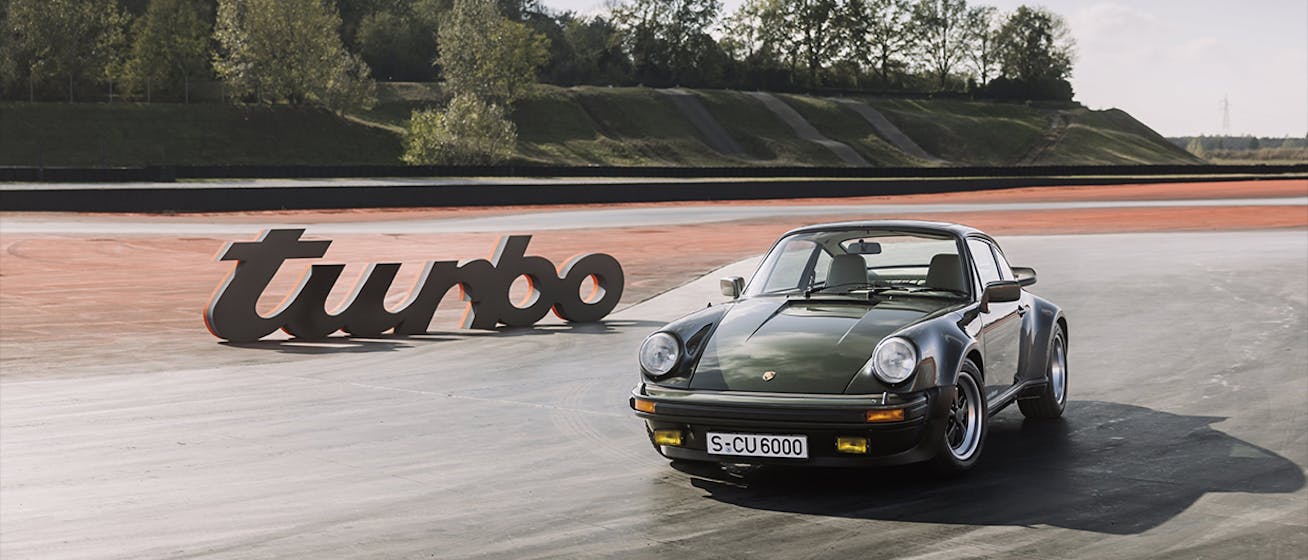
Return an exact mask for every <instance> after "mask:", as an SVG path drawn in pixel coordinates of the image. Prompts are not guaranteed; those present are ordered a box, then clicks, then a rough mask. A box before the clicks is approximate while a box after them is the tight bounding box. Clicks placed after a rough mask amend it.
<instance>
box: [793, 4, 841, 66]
mask: <svg viewBox="0 0 1308 560" xmlns="http://www.w3.org/2000/svg"><path fill="white" fill-rule="evenodd" d="M789 4H790V6H789V7H790V10H789V12H788V15H790V20H791V22H792V26H790V27H789V29H791V30H792V33H794V34H795V36H796V37H795V41H796V43H798V47H799V51H800V53H801V54H802V56H803V57H804V62H805V64H806V66H807V67H808V85H809V87H816V86H817V85H818V72H819V71H820V70H821V69H822V68H824V67H826V66H827V65H828V64H829V63H830V62H831V61H832V59H834V58H835V56H836V53H837V52H839V49H840V46H841V41H840V34H839V33H836V32H835V28H836V26H837V25H838V24H837V21H836V15H837V13H838V11H837V10H838V8H839V7H840V5H839V4H838V3H837V2H836V0H797V1H795V2H790V3H789Z"/></svg>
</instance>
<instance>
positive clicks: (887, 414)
mask: <svg viewBox="0 0 1308 560" xmlns="http://www.w3.org/2000/svg"><path fill="white" fill-rule="evenodd" d="M864 418H866V419H867V421H868V422H898V421H900V420H903V419H904V409H902V408H889V409H881V410H869V411H867V414H866V415H865V416H864Z"/></svg>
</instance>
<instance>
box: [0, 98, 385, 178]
mask: <svg viewBox="0 0 1308 560" xmlns="http://www.w3.org/2000/svg"><path fill="white" fill-rule="evenodd" d="M401 149H402V148H401V143H400V137H399V136H398V135H396V134H395V133H393V132H388V131H385V130H379V129H377V128H374V127H370V126H365V125H362V124H358V123H354V122H350V121H348V120H345V119H342V118H339V117H337V116H336V115H334V114H332V113H330V112H327V111H321V110H315V109H304V108H291V107H258V106H233V105H223V104H216V103H214V104H209V103H195V104H190V105H184V104H175V103H154V104H140V103H112V104H104V103H73V104H68V103H3V104H0V165H47V166H102V165H108V166H138V165H160V164H168V165H258V164H268V165H299V164H305V165H328V164H343V163H345V164H348V163H359V164H369V163H376V164H390V163H396V162H398V161H399V159H398V158H399V156H400V153H401Z"/></svg>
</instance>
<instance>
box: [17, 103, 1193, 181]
mask: <svg viewBox="0 0 1308 560" xmlns="http://www.w3.org/2000/svg"><path fill="white" fill-rule="evenodd" d="M379 86H380V87H379V88H378V89H379V97H380V103H379V104H378V106H377V107H375V108H374V109H372V110H369V111H366V112H360V113H357V114H353V115H350V116H348V117H346V118H341V117H339V116H337V115H334V114H332V113H330V112H326V111H321V110H313V109H305V108H294V107H286V106H274V107H266V106H231V105H222V104H217V103H194V104H190V105H183V104H174V103H155V104H137V103H113V104H103V103H84V104H62V103H36V104H30V103H3V104H0V165H47V166H100V165H110V166H135V165H152V164H153V165H158V164H171V165H243V164H245V165H248V164H273V165H275V164H291V165H293V164H307V165H314V164H317V165H340V164H398V163H399V156H400V154H401V152H402V150H403V146H402V140H403V135H402V131H403V127H404V126H405V124H406V123H407V122H408V119H409V115H410V113H411V112H412V111H413V110H415V109H422V108H427V107H432V106H439V104H440V103H441V102H442V101H443V96H442V94H441V92H440V90H439V88H437V87H435V86H433V85H430V84H380V85H379ZM695 96H696V98H697V99H698V100H699V102H700V103H702V104H703V105H704V106H705V108H706V109H707V110H708V112H709V113H710V114H711V115H712V116H713V119H714V120H716V121H717V123H718V124H719V125H721V127H722V128H723V129H725V130H726V131H727V132H728V134H730V135H731V137H732V138H733V139H734V140H735V141H736V142H737V143H739V144H740V146H741V148H743V149H744V151H745V152H746V154H747V156H748V157H747V158H737V157H731V156H727V155H724V154H721V153H719V152H717V151H716V150H714V149H713V148H712V147H710V145H709V143H708V141H707V140H706V139H705V138H704V137H703V136H702V134H701V133H700V131H699V128H697V127H696V126H695V123H692V122H691V121H690V120H689V119H688V118H687V117H686V116H685V115H683V114H682V112H681V111H680V110H679V109H678V107H677V106H676V105H675V104H674V103H673V102H672V101H671V100H670V99H669V97H668V96H667V95H665V94H663V93H660V92H658V91H655V90H651V89H647V88H600V87H576V88H559V87H552V86H543V87H541V88H539V89H538V91H537V92H536V93H535V94H534V95H533V96H532V97H530V98H528V99H525V100H523V101H521V102H519V103H518V104H517V105H516V106H515V107H514V109H513V111H512V113H511V115H510V118H512V120H513V121H514V122H515V124H516V125H517V127H518V146H517V153H516V156H515V157H514V158H513V160H512V163H518V164H536V165H618V166H622V165H673V166H676V165H684V166H735V165H794V166H839V165H841V162H840V160H839V159H838V158H837V157H836V156H835V155H834V154H833V153H832V152H831V151H830V150H828V149H827V148H825V147H823V146H821V145H818V144H816V143H813V142H809V141H806V140H804V139H802V138H800V137H798V136H797V135H796V134H795V133H794V131H793V130H792V129H791V128H790V127H789V126H788V125H786V124H785V123H784V122H782V120H781V119H780V118H778V117H777V116H776V115H774V114H773V113H772V112H771V111H770V110H768V109H767V108H766V107H765V106H764V105H763V104H762V103H761V102H759V101H758V100H757V99H755V98H753V97H751V96H749V95H746V94H744V93H740V92H734V91H722V90H705V91H697V92H695ZM778 97H780V98H781V99H782V100H783V101H784V102H785V103H787V104H789V105H790V106H791V107H793V108H794V109H795V110H796V111H798V112H799V113H800V114H801V115H802V116H804V118H805V119H807V120H808V121H809V122H810V123H811V124H812V125H813V126H814V127H815V128H817V129H818V130H819V131H820V132H821V133H822V134H823V135H825V136H827V137H829V138H831V139H833V140H837V141H840V142H843V143H845V144H848V145H849V146H851V147H852V148H853V149H854V150H855V151H857V152H858V153H859V154H860V155H862V156H863V157H864V158H865V159H867V160H868V161H869V162H871V164H872V165H874V166H914V165H932V164H930V163H928V162H924V161H922V160H919V159H917V158H914V157H911V156H909V155H907V154H905V153H903V152H902V151H900V150H899V149H898V148H896V147H894V146H893V145H891V144H890V143H888V142H887V141H886V140H885V139H883V138H881V136H880V135H879V134H878V133H877V132H876V131H875V130H874V129H873V127H872V126H871V125H870V124H868V123H867V121H866V120H864V119H863V117H861V116H860V115H858V114H857V113H855V112H854V111H853V110H852V109H850V108H849V107H846V106H843V105H842V104H840V103H837V102H834V101H832V100H829V99H823V98H817V97H810V96H802V95H779V96H778ZM866 101H867V102H868V103H869V104H870V105H871V106H873V107H874V108H876V109H878V110H879V111H881V112H882V113H883V114H884V115H885V116H886V118H888V119H889V120H890V121H891V122H892V123H894V124H895V125H896V126H898V127H899V128H900V129H901V130H903V132H904V133H905V134H907V135H908V137H909V138H912V139H913V140H914V141H915V142H916V143H917V144H918V145H920V146H921V147H922V148H923V149H925V150H926V151H927V152H928V153H931V154H934V155H937V156H939V157H941V158H943V159H945V160H947V161H948V162H949V163H950V164H952V165H1000V166H1002V165H1019V164H1024V165H1042V164H1131V163H1198V162H1199V160H1198V159H1197V158H1194V157H1192V156H1190V155H1189V154H1188V153H1187V152H1185V151H1184V150H1181V149H1180V148H1177V147H1176V146H1175V145H1173V144H1171V143H1170V142H1167V141H1166V140H1165V139H1163V138H1162V137H1161V136H1158V135H1157V134H1156V133H1154V132H1153V131H1152V130H1150V129H1149V128H1148V127H1146V126H1144V125H1143V124H1141V123H1139V122H1138V121H1136V120H1135V119H1133V118H1131V116H1130V115H1127V114H1126V113H1124V112H1121V111H1117V110H1109V111H1088V110H1086V109H1083V108H1079V107H1074V106H1069V107H1066V108H1061V109H1059V108H1042V107H1032V106H1026V105H1020V104H1011V103H990V102H973V101H960V100H926V99H920V100H907V99H884V98H872V99H866Z"/></svg>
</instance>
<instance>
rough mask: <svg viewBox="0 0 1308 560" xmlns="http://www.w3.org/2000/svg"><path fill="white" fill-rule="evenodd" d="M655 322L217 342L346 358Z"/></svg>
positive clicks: (619, 329) (652, 326) (613, 329)
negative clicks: (431, 345)
mask: <svg viewBox="0 0 1308 560" xmlns="http://www.w3.org/2000/svg"><path fill="white" fill-rule="evenodd" d="M663 325H664V323H660V322H658V321H638V320H612V321H599V322H594V323H563V324H547V325H534V326H531V327H501V328H498V329H495V330H457V331H432V332H428V333H425V334H416V335H405V336H401V335H386V336H380V337H377V336H370V337H353V336H345V335H341V336H328V337H325V338H319V339H304V338H291V339H287V340H259V341H255V342H219V344H221V345H223V346H230V347H233V348H250V349H255V350H271V351H275V352H281V353H285V354H348V353H360V352H392V351H396V350H404V349H406V348H413V347H416V346H418V345H419V344H426V343H432V342H449V341H456V340H469V339H475V338H485V337H516V336H536V335H557V334H582V335H595V334H617V333H620V332H623V330H624V329H632V328H640V329H644V330H653V329H656V328H658V327H661V326H663Z"/></svg>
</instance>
